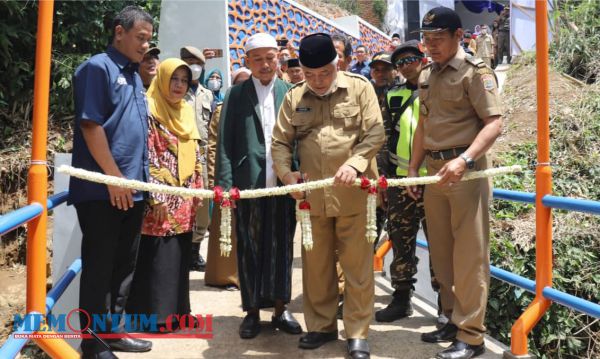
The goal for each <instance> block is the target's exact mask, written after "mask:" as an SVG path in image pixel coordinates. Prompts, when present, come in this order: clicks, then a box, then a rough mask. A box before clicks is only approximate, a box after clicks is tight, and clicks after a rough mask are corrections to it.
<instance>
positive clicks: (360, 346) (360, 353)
mask: <svg viewBox="0 0 600 359" xmlns="http://www.w3.org/2000/svg"><path fill="white" fill-rule="evenodd" d="M348 354H349V355H350V358H352V359H369V358H370V357H371V350H370V349H369V343H367V340H366V339H348Z"/></svg>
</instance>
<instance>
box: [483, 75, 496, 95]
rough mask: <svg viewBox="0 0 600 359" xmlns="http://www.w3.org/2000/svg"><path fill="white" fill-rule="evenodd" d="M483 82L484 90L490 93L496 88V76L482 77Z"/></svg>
mask: <svg viewBox="0 0 600 359" xmlns="http://www.w3.org/2000/svg"><path fill="white" fill-rule="evenodd" d="M481 82H482V83H483V88H484V89H486V90H488V91H491V90H493V89H495V88H496V81H495V80H494V76H493V75H491V74H485V75H481Z"/></svg>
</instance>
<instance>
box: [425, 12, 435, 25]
mask: <svg viewBox="0 0 600 359" xmlns="http://www.w3.org/2000/svg"><path fill="white" fill-rule="evenodd" d="M434 18H435V14H432V13H428V14H426V15H425V17H424V18H423V25H431V23H432V22H433V19H434Z"/></svg>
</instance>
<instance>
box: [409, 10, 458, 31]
mask: <svg viewBox="0 0 600 359" xmlns="http://www.w3.org/2000/svg"><path fill="white" fill-rule="evenodd" d="M460 28H462V22H461V21H460V17H459V16H458V14H457V13H456V11H454V10H452V9H450V8H447V7H444V6H439V7H435V8H433V9H431V10H429V11H428V12H427V14H425V16H423V21H422V22H421V29H420V30H419V31H420V32H426V31H431V32H437V31H444V30H446V29H448V30H456V29H460Z"/></svg>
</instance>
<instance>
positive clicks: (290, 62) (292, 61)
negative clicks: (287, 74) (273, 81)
mask: <svg viewBox="0 0 600 359" xmlns="http://www.w3.org/2000/svg"><path fill="white" fill-rule="evenodd" d="M287 66H288V67H300V61H298V59H289V60H287Z"/></svg>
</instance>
